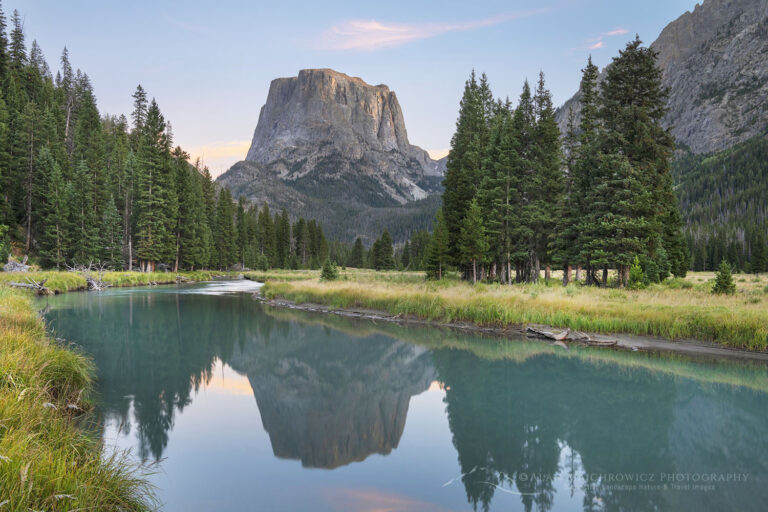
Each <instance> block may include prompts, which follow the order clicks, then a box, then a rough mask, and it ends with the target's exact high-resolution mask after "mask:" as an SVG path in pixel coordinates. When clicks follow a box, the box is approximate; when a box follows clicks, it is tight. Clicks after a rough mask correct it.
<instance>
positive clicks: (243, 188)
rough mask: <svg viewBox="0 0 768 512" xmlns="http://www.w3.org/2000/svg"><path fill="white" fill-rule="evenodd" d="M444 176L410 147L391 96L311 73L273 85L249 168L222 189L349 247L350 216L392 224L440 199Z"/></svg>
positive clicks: (333, 75)
mask: <svg viewBox="0 0 768 512" xmlns="http://www.w3.org/2000/svg"><path fill="white" fill-rule="evenodd" d="M444 169H445V164H444V161H435V160H432V159H431V158H430V157H429V155H428V154H427V152H426V151H424V150H423V149H421V148H419V147H417V146H414V145H412V144H411V143H410V142H409V141H408V133H407V131H406V128H405V121H404V119H403V112H402V110H401V108H400V104H399V102H398V101H397V96H396V95H395V93H394V91H391V90H390V89H389V87H387V86H386V85H369V84H367V83H365V82H364V81H363V80H362V79H360V78H355V77H350V76H348V75H345V74H343V73H339V72H337V71H333V70H330V69H305V70H302V71H300V72H299V74H298V76H296V77H290V78H278V79H275V80H273V81H272V84H271V85H270V88H269V94H268V95H267V101H266V103H265V104H264V106H263V107H262V108H261V113H260V114H259V121H258V124H257V125H256V130H255V132H254V135H253V141H252V143H251V147H250V149H249V151H248V155H247V157H246V159H245V160H244V161H242V162H239V163H237V164H235V165H234V166H233V167H232V168H231V169H229V170H228V171H227V172H226V173H224V174H223V175H222V176H221V177H219V179H218V181H219V183H221V184H222V185H224V186H227V187H229V188H230V189H231V190H232V192H233V194H234V195H235V196H239V195H245V196H246V197H247V198H248V199H250V200H252V201H255V202H257V203H263V202H265V201H266V202H269V203H270V205H271V206H272V207H273V208H274V207H275V206H277V207H278V208H282V207H285V208H287V209H288V210H289V212H291V213H293V214H295V215H299V214H303V215H306V216H308V217H311V218H317V219H318V220H321V221H324V223H325V224H329V223H330V224H331V225H330V226H329V228H328V229H330V231H337V233H336V234H337V235H340V236H341V237H342V238H351V237H353V236H355V235H356V234H358V233H354V232H353V231H355V230H354V229H352V228H355V227H356V226H352V225H347V223H348V222H349V221H350V220H354V219H349V215H348V213H349V210H350V209H356V212H357V213H366V212H365V210H367V209H370V208H373V209H378V208H386V209H388V211H389V213H388V214H387V217H391V215H392V209H393V208H394V209H395V210H397V207H398V206H400V205H409V204H411V207H410V208H405V210H412V206H413V205H412V203H413V202H415V201H421V200H425V199H426V198H428V197H429V196H431V195H433V194H436V193H438V192H440V183H441V181H442V176H443V172H444ZM329 202H335V203H334V204H333V205H331V204H330V203H329ZM433 202H434V201H431V202H429V203H430V205H431V204H432V203H433ZM417 208H418V207H417ZM427 210H429V215H430V216H431V214H432V213H433V212H434V208H433V207H432V206H430V207H429V208H427ZM339 211H342V213H343V214H342V215H341V216H339V215H338V213H339ZM368 213H370V214H371V215H369V216H373V217H376V212H368ZM394 215H397V214H396V213H394ZM325 224H324V225H325ZM372 229H373V228H372ZM375 229H377V230H378V227H377V228H375Z"/></svg>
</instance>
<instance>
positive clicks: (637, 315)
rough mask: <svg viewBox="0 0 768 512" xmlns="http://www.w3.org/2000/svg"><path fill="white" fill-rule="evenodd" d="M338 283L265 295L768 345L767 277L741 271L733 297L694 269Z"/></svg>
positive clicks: (477, 320) (276, 284) (275, 288)
mask: <svg viewBox="0 0 768 512" xmlns="http://www.w3.org/2000/svg"><path fill="white" fill-rule="evenodd" d="M342 274H343V279H342V280H340V281H335V282H330V283H326V282H319V281H318V280H317V279H303V280H297V281H286V280H282V281H270V280H269V279H267V282H266V285H265V286H264V288H263V293H264V294H265V296H267V297H268V298H283V299H288V300H292V301H295V302H299V303H306V302H313V303H319V304H325V305H329V306H332V307H339V308H350V307H352V308H355V307H357V308H371V309H377V310H381V311H385V312H387V313H389V314H392V315H414V316H416V317H419V318H423V319H427V320H432V321H436V322H469V323H473V324H477V325H482V326H499V327H506V326H511V325H517V324H528V323H537V324H548V325H553V326H557V327H570V328H571V329H574V330H579V331H587V332H595V333H605V334H609V333H625V334H636V335H642V336H659V337H663V338H667V339H671V340H678V339H682V338H693V339H697V340H703V341H711V342H715V343H718V344H721V345H724V346H728V347H734V348H740V349H746V350H756V351H765V350H768V308H767V307H766V303H768V292H766V288H765V285H764V284H763V283H762V279H763V278H757V279H755V278H754V277H752V276H748V277H746V276H745V277H740V276H736V283H737V287H738V288H739V292H738V293H737V294H736V295H733V296H719V295H712V294H710V293H709V288H710V285H709V276H708V275H697V274H692V275H691V276H689V277H688V278H687V279H686V280H669V281H668V282H667V283H665V284H663V285H655V286H652V287H650V288H648V289H646V290H639V291H628V290H620V289H599V288H592V287H582V286H577V285H571V286H568V287H567V288H564V287H563V286H560V285H557V284H556V283H554V282H551V283H549V284H536V285H514V286H501V285H484V284H480V285H477V286H471V285H469V284H466V283H463V282H459V281H456V280H447V281H443V282H425V281H424V280H423V278H421V277H418V276H410V275H408V274H403V273H397V272H391V273H379V274H378V275H376V276H374V277H372V276H371V275H370V274H371V273H370V272H357V271H349V272H346V273H342Z"/></svg>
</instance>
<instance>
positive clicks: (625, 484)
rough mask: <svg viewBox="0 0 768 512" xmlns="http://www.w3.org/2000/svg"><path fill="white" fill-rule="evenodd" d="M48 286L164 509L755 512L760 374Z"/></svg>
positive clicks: (235, 292) (760, 454)
mask: <svg viewBox="0 0 768 512" xmlns="http://www.w3.org/2000/svg"><path fill="white" fill-rule="evenodd" d="M256 286H258V285H257V284H256V283H252V282H250V281H227V282H214V283H201V284H194V285H179V286H165V287H162V286H161V287H152V288H126V289H112V290H108V291H106V292H102V293H68V294H63V295H59V296H55V297H50V298H48V299H42V301H43V302H42V303H43V304H45V302H46V301H47V303H48V305H49V306H50V309H49V311H48V313H47V314H46V321H47V322H48V325H49V327H50V328H51V329H52V331H53V333H54V335H55V336H56V337H58V338H62V339H65V340H67V341H70V342H72V343H74V344H76V345H78V346H79V347H81V348H82V350H84V351H85V352H86V353H88V354H89V355H90V356H91V357H92V358H93V359H94V361H95V364H96V368H97V373H98V382H97V391H98V396H97V411H96V415H95V420H96V421H98V425H99V429H100V432H101V433H102V435H103V438H104V441H105V450H107V451H112V450H130V453H131V455H130V456H131V457H134V458H136V459H138V460H141V461H143V462H145V463H147V464H152V468H153V470H154V474H153V475H152V476H151V477H150V478H151V481H152V482H153V483H154V484H155V485H156V486H157V494H158V497H159V498H160V500H161V501H162V503H163V504H164V508H163V510H167V511H194V510H201V511H202V510H205V511H208V510H227V511H239V510H270V511H271V510H312V511H353V510H391V511H427V512H430V511H435V512H437V511H448V510H451V511H454V510H456V511H458V510H492V511H495V510H503V511H510V510H557V511H560V510H574V511H575V510H620V509H621V510H632V511H639V510H699V511H704V510H768V435H767V434H768V370H767V369H766V368H767V367H766V365H765V364H759V363H753V362H733V361H720V362H715V361H709V360H702V359H688V358H682V357H680V356H673V355H666V356H665V355H659V354H645V353H625V352H617V351H614V350H610V349H589V348H579V347H574V348H572V349H571V350H568V351H566V350H564V349H562V348H560V347H556V346H553V345H551V344H548V343H545V342H540V341H527V340H512V341H508V340H498V339H493V338H485V337H482V336H479V335H478V336H475V335H468V334H465V333H457V332H453V331H450V330H443V329H437V328H425V327H406V326H402V325H397V324H387V323H385V324H382V323H374V322H371V321H362V320H352V319H346V318H340V317H336V316H334V315H323V314H319V313H305V312H300V311H292V310H286V309H277V308H272V307H269V306H264V305H262V304H260V303H259V302H258V301H255V300H254V299H253V298H252V296H251V294H252V292H253V291H254V289H255V287H256Z"/></svg>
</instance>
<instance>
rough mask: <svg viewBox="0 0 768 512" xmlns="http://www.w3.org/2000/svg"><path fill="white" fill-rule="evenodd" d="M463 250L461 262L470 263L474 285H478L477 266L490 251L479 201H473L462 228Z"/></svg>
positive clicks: (460, 241) (460, 240) (460, 244)
mask: <svg viewBox="0 0 768 512" xmlns="http://www.w3.org/2000/svg"><path fill="white" fill-rule="evenodd" d="M459 247H460V248H461V260H460V261H461V262H462V263H465V262H466V263H470V264H471V269H472V283H477V264H478V263H479V262H482V259H483V257H484V255H485V254H486V252H487V251H488V241H487V239H486V236H485V228H484V226H483V218H482V214H481V212H480V206H479V205H478V204H477V200H476V199H473V200H472V202H471V203H470V204H469V208H468V209H467V215H466V217H464V222H463V223H462V226H461V236H460V237H459Z"/></svg>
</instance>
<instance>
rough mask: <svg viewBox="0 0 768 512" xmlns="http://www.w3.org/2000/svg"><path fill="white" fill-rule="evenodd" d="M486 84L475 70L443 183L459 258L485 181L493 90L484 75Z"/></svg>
mask: <svg viewBox="0 0 768 512" xmlns="http://www.w3.org/2000/svg"><path fill="white" fill-rule="evenodd" d="M482 81H483V87H482V88H481V84H478V83H477V79H476V78H475V72H474V71H473V72H472V74H471V75H470V77H469V79H468V80H467V82H466V84H465V86H464V95H463V96H462V99H461V103H460V107H459V118H458V120H457V121H456V132H455V133H454V135H453V137H452V139H451V151H450V153H449V154H448V161H447V164H446V173H445V180H443V186H444V187H445V191H444V192H443V215H444V216H445V223H446V226H447V228H448V235H449V248H450V254H451V255H452V257H456V258H458V257H459V235H460V231H461V223H462V220H463V219H464V217H465V216H466V210H467V207H468V205H469V203H470V201H471V200H472V199H473V198H474V197H475V195H476V193H477V185H478V183H480V181H481V169H482V166H483V160H484V156H485V155H484V151H485V149H486V147H487V139H488V135H489V130H488V119H486V115H487V114H488V111H489V110H490V107H489V105H488V104H487V102H488V98H489V95H490V91H488V90H487V89H488V85H487V80H486V79H485V77H484V76H483V78H482Z"/></svg>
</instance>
